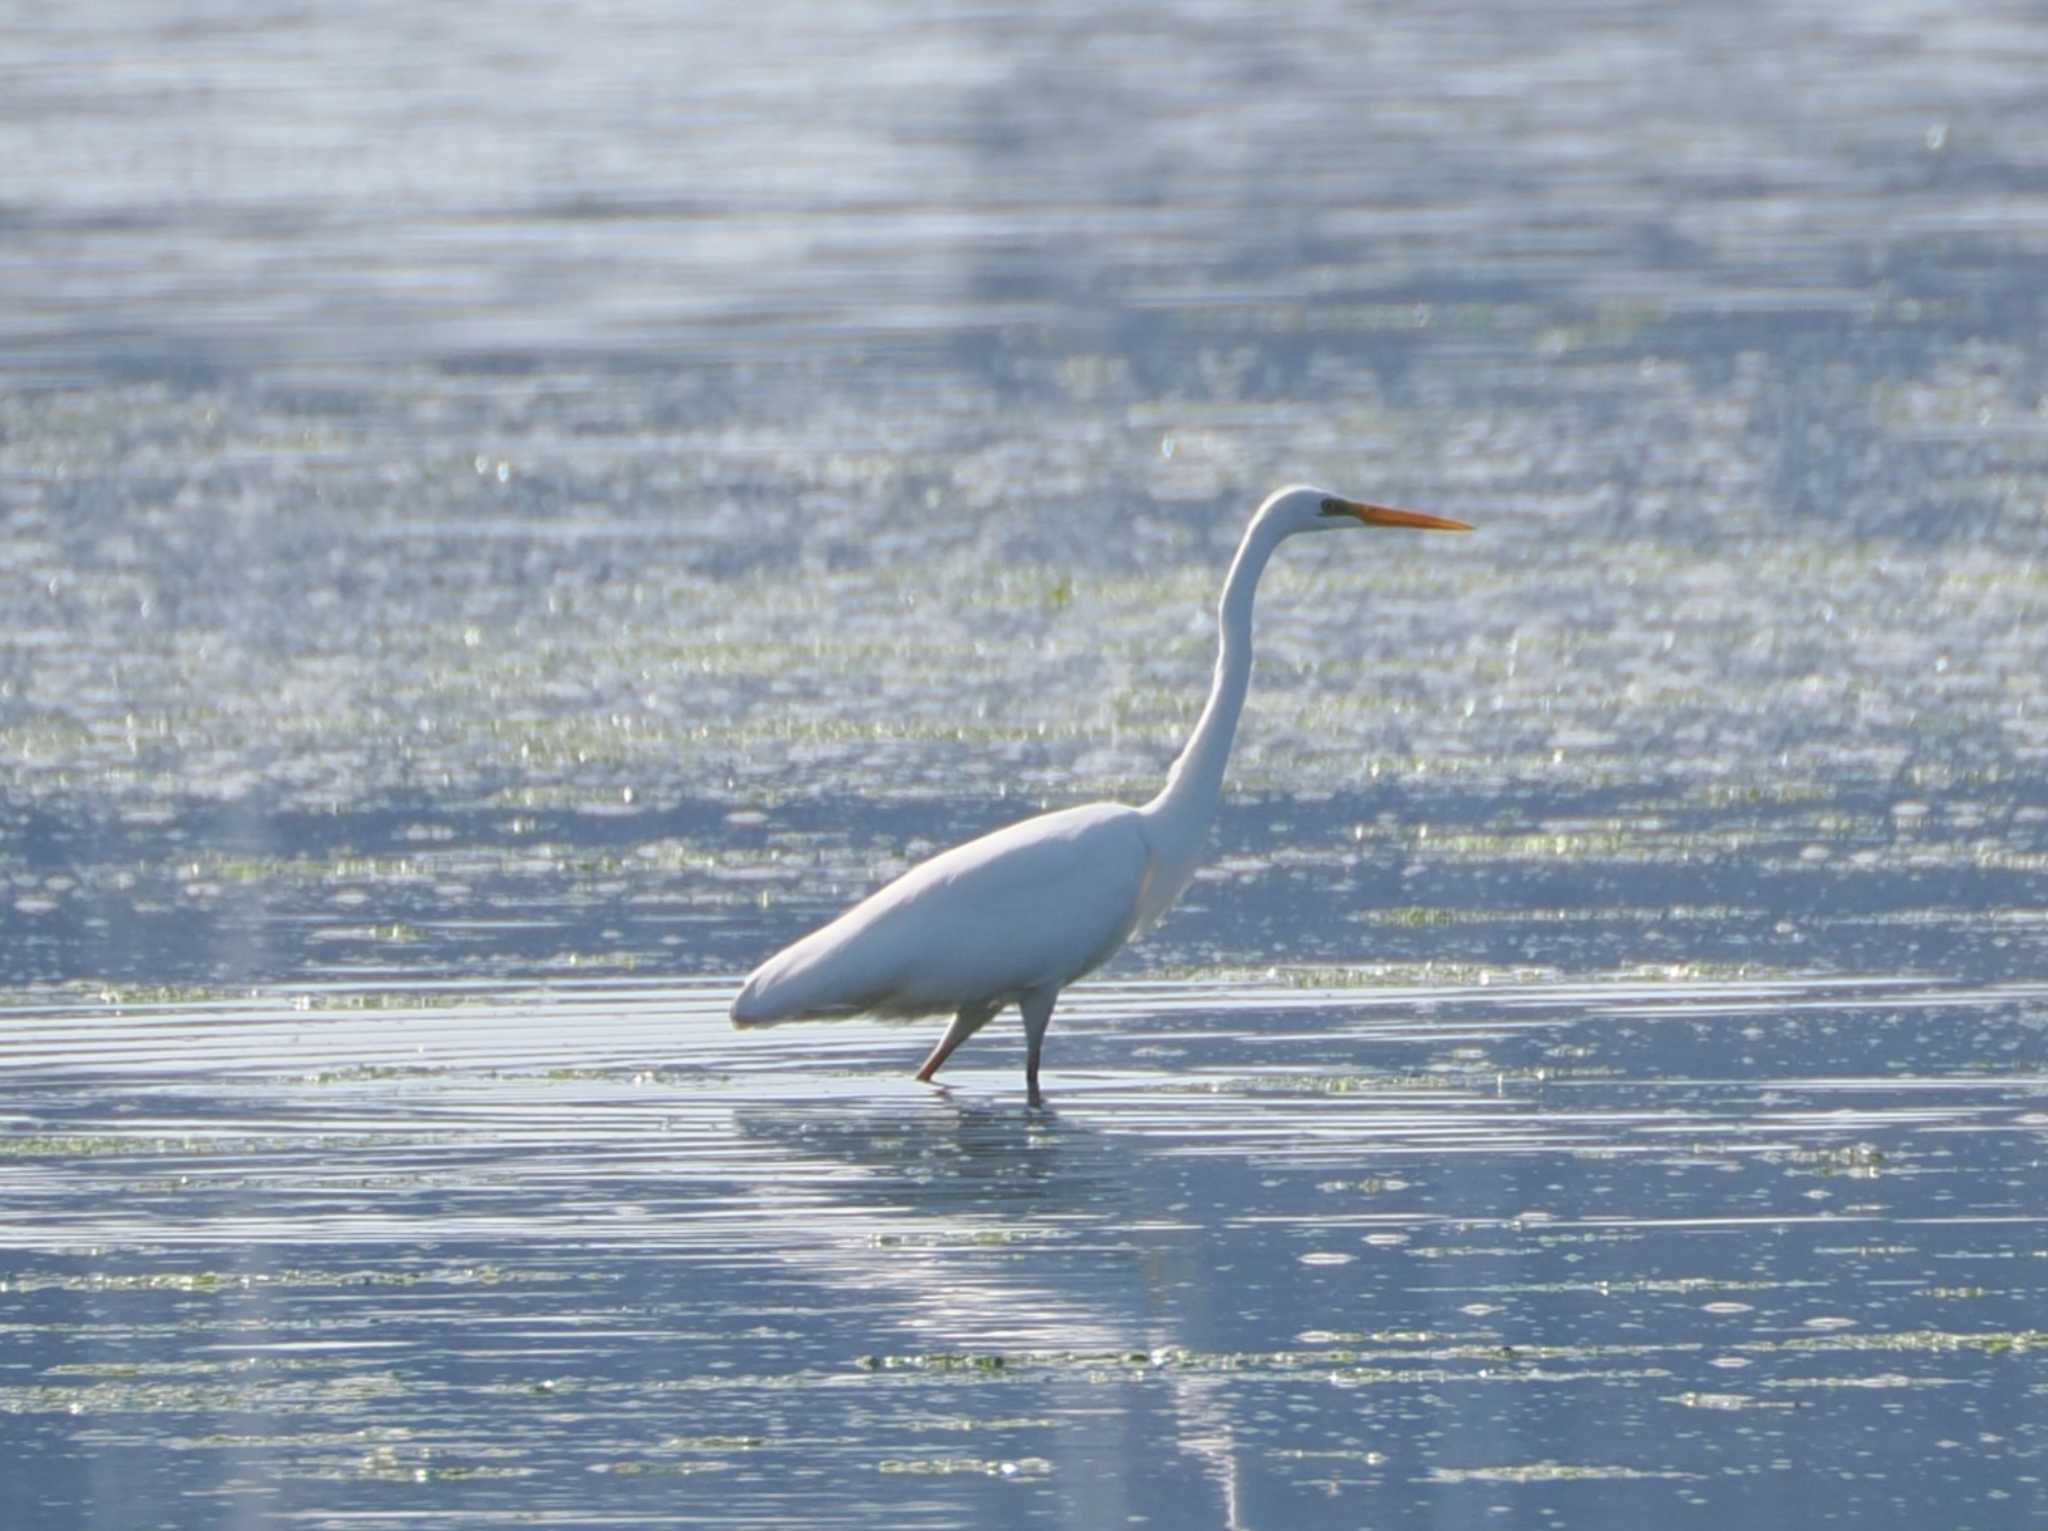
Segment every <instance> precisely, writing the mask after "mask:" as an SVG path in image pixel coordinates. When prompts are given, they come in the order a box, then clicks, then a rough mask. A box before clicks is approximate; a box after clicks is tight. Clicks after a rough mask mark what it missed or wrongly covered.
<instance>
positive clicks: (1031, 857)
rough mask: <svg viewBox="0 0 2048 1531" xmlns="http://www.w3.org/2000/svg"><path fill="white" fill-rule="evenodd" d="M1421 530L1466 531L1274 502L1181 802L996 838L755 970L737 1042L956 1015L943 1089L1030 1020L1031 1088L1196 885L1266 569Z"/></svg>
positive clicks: (1189, 752) (932, 863)
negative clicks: (1001, 1031) (1000, 1034)
mask: <svg viewBox="0 0 2048 1531" xmlns="http://www.w3.org/2000/svg"><path fill="white" fill-rule="evenodd" d="M1358 526H1407V527H1417V528H1420V529H1422V530H1425V531H1443V532H1467V531H1470V530H1471V529H1472V528H1471V527H1470V526H1468V525H1466V524H1465V523H1464V522H1463V521H1453V520H1451V519H1450V518H1449V517H1447V516H1432V515H1428V514H1425V513H1424V512H1422V511H1416V510H1395V509H1393V508H1392V507H1390V506H1386V505H1371V504H1366V503H1364V502H1362V501H1359V500H1347V499H1342V498H1340V497H1339V496H1337V495H1334V494H1330V493H1328V492H1326V491H1324V490H1321V489H1314V488H1309V487H1307V486H1304V485H1295V486H1293V487H1291V488H1287V489H1282V490H1279V491H1278V492H1277V493H1275V494H1272V495H1270V496H1268V497H1267V499H1266V501H1265V503H1264V504H1262V505H1261V506H1260V507H1259V508H1258V511H1257V513H1256V514H1255V515H1253V517H1252V522H1251V525H1250V526H1249V527H1247V528H1246V530H1245V534H1244V541H1242V542H1241V543H1239V544H1238V548H1237V556H1236V557H1235V558H1234V559H1232V560H1231V564H1230V573H1229V575H1228V577H1227V578H1225V580H1224V581H1223V599H1222V602H1221V606H1220V609H1219V611H1218V621H1217V625H1218V627H1219V629H1220V630H1221V640H1220V647H1219V649H1218V651H1217V655H1216V676H1215V679H1214V680H1213V681H1212V682H1211V683H1210V686H1209V700H1208V704H1207V705H1206V706H1204V707H1203V709H1202V716H1201V719H1200V721H1198V722H1197V723H1196V724H1195V731H1194V734H1193V735H1192V736H1191V737H1190V738H1189V740H1188V742H1187V747H1186V748H1185V749H1183V750H1182V751H1181V752H1180V758H1179V759H1177V760H1176V761H1174V763H1173V769H1172V770H1171V771H1169V772H1168V773H1167V777H1166V786H1165V787H1164V788H1163V789H1162V790H1161V791H1160V793H1159V795H1158V796H1157V797H1155V798H1153V799H1152V801H1151V802H1149V803H1147V804H1145V806H1144V807H1142V808H1132V807H1130V806H1128V805H1126V804H1123V803H1087V804H1084V805H1082V806H1081V807H1078V808H1064V809H1061V810H1060V811H1058V812H1057V813H1045V814H1040V815H1039V816H1038V817H1037V818H1033V819H1026V820H1024V821H1023V822H1022V823H1019V824H1012V825H1010V826H1009V827H1008V828H1007V829H999V830H996V831H995V832H994V833H992V834H987V835H983V836H982V837H981V838H980V839H978V840H970V841H968V842H967V843H966V844H965V845H957V846H955V847H954V848H953V849H951V850H949V851H945V852H942V853H941V854H939V855H937V856H934V857H932V858H931V860H929V861H926V862H924V863H922V864H921V865H919V866H915V867H912V868H911V869H910V870H909V871H907V872H905V873H904V874H903V875H902V876H901V877H899V878H897V879H896V880H895V881H894V882H892V883H890V884H889V885H888V886H887V887H885V888H882V889H880V890H879V891H877V892H875V893H871V894H869V895H868V897H866V898H865V899H863V900H861V902H860V903H858V904H856V905H854V906H853V908H851V909H849V910H847V911H846V913H844V914H842V915H840V916H839V918H838V919H836V920H834V921H833V922H832V923H831V924H829V925H826V926H824V927H823V928H822V929H819V930H814V931H812V932H811V934H809V935H807V936H805V937H804V938H803V939H802V940H801V941H798V942H796V943H795V944H793V945H791V946H787V947H785V948H783V949H782V950H781V951H779V952H777V953H776V954H775V955H774V956H772V957H770V958H769V959H768V960H767V961H766V962H764V963H762V964H761V965H760V967H758V968H756V969H755V970H754V973H753V976H752V977H750V978H748V979H747V982H746V986H745V987H744V988H742V989H741V990H740V992H739V997H738V998H737V999H735V1000H734V1001H733V1003H732V1020H733V1024H734V1025H735V1026H770V1025H774V1024H776V1023H778V1022H781V1021H798V1020H819V1019H825V1018H829V1017H843V1016H854V1015H879V1016H892V1017H909V1016H919V1015H933V1014H943V1013H944V1012H946V1011H951V1012H952V1013H953V1024H952V1025H950V1026H948V1027H947V1028H946V1034H945V1035H944V1036H943V1037H941V1038H940V1039H939V1045H938V1046H937V1047H935V1048H933V1049H932V1051H931V1055H930V1056H929V1057H928V1058H926V1059H925V1060H924V1063H923V1065H922V1066H921V1067H920V1068H919V1069H918V1071H917V1077H918V1078H919V1079H920V1080H924V1081H926V1082H929V1081H930V1079H931V1077H932V1075H934V1074H936V1073H937V1072H938V1071H939V1066H940V1065H941V1064H943V1063H944V1062H945V1061H946V1060H947V1059H948V1058H949V1057H951V1056H952V1055H953V1049H955V1048H956V1047H958V1046H959V1045H960V1044H961V1043H962V1042H965V1041H966V1040H967V1039H968V1038H969V1037H971V1036H973V1035H974V1034H975V1033H976V1032H977V1031H979V1030H981V1028H982V1027H984V1026H986V1025H987V1024H988V1023H989V1021H991V1020H992V1019H994V1017H995V1016H996V1014H997V1012H999V1011H1000V1010H1001V1009H1002V1008H1003V1007H1004V1006H1005V1005H1009V1004H1015V1005H1016V1006H1017V1007H1018V1009H1019V1010H1020V1011H1022V1012H1023V1016H1024V1036H1025V1041H1026V1049H1027V1050H1026V1052H1025V1057H1024V1087H1025V1092H1026V1095H1027V1098H1028V1099H1029V1101H1030V1103H1031V1104H1032V1105H1033V1106H1039V1105H1042V1104H1044V1100H1043V1097H1042V1096H1041V1095H1040V1094H1039V1090H1038V1060H1039V1054H1040V1052H1041V1051H1042V1050H1043V1048H1044V1045H1045V1031H1046V1027H1047V1026H1048V1025H1050V1024H1051V1022H1052V1010H1053V1005H1054V1004H1055V1003H1056V1002H1057V1001H1058V999H1059V995H1060V990H1062V989H1064V988H1065V987H1066V986H1067V985H1068V984H1070V983H1072V982H1073V981H1074V980H1075V979H1077V978H1079V977H1081V976H1082V975H1083V974H1086V973H1090V972H1093V971H1094V970H1095V969H1096V968H1098V967H1100V966H1101V965H1102V964H1103V963H1104V962H1106V961H1108V960H1109V958H1110V957H1111V956H1113V955H1114V954H1115V953H1116V951H1117V950H1118V948H1120V947H1121V946H1122V945H1123V944H1124V942H1126V941H1128V940H1129V939H1130V938H1131V937H1132V936H1134V935H1137V934H1140V933H1142V932H1143V931H1145V930H1146V929H1148V928H1149V927H1150V926H1151V925H1152V923H1153V922H1154V921H1155V920H1157V919H1158V918H1159V917H1160V916H1161V915H1162V914H1164V913H1165V912H1166V911H1167V909H1168V908H1169V907H1170V906H1171V905H1172V903H1173V901H1174V900H1175V899H1176V898H1178V897H1179V896H1180V893H1181V890H1182V889H1183V888H1185V887H1186V886H1187V885H1188V882H1189V880H1190V879H1191V878H1192V877H1193V876H1194V875H1195V868H1196V866H1197V865H1198V864H1199V863H1200V861H1201V857H1202V850H1203V846H1204V843H1205V842H1206V841H1207V839H1208V830H1209V823H1210V820H1212V819H1213V818H1214V817H1215V815H1216V806H1217V802H1218V800H1219V799H1220V798H1221V796H1222V793H1223V766H1224V762H1225V761H1226V760H1227V759H1228V758H1229V756H1230V743H1231V739H1232V736H1233V735H1234V734H1235V733H1236V732H1237V716H1238V713H1239V712H1240V711H1241V710H1242V709H1243V707H1244V697H1245V689H1246V687H1247V686H1248V685H1249V684H1250V681H1251V673H1252V594H1253V592H1254V591H1255V590H1256V589H1257V588H1258V583H1259V575H1260V574H1261V573H1263V572H1264V571H1265V567H1266V560H1267V559H1268V558H1270V557H1271V556H1272V553H1273V549H1274V548H1276V547H1278V546H1279V545H1280V543H1281V542H1282V540H1283V539H1285V538H1288V537H1292V536H1294V535H1295V534H1296V533H1297V532H1323V531H1334V530H1336V529H1337V528H1339V527H1358Z"/></svg>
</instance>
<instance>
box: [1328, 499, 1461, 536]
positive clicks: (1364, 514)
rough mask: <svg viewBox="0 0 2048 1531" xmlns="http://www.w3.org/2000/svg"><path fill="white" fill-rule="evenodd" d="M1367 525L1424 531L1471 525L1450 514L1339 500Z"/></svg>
mask: <svg viewBox="0 0 2048 1531" xmlns="http://www.w3.org/2000/svg"><path fill="white" fill-rule="evenodd" d="M1337 503H1338V504H1339V505H1341V506H1343V507H1344V509H1345V510H1346V511H1347V512H1348V513H1349V514H1351V515H1354V516H1356V517H1358V519H1359V520H1361V521H1363V522H1364V523H1365V524H1366V525H1367V526H1412V527H1414V528H1415V529H1416V530H1417V531H1424V532H1469V531H1471V530H1472V527H1471V525H1470V524H1469V523H1468V522H1464V521H1453V520H1452V519H1451V518H1450V517H1449V516H1432V515H1431V514H1429V512H1428V511H1425V510H1396V509H1395V508H1394V507H1393V506H1391V505H1369V504H1367V503H1366V502H1365V501H1363V500H1339V501H1338V502H1337Z"/></svg>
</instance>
